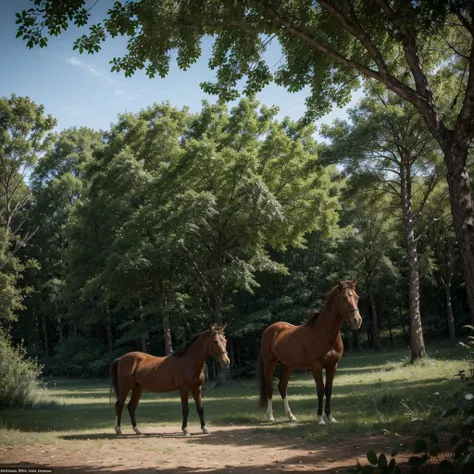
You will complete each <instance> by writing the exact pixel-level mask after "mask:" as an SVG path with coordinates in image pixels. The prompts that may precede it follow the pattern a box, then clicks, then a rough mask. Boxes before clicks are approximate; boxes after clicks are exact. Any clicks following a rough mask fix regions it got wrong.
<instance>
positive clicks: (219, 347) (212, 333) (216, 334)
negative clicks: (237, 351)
mask: <svg viewBox="0 0 474 474" xmlns="http://www.w3.org/2000/svg"><path fill="white" fill-rule="evenodd" d="M226 325H227V323H225V324H224V325H223V326H219V325H214V324H212V325H211V328H210V329H209V354H211V355H213V356H214V357H215V358H216V359H217V361H218V362H219V364H220V366H221V367H222V368H223V369H225V368H227V367H229V365H230V359H229V356H228V355H227V350H226V345H227V340H226V338H225V336H224V329H225V327H226Z"/></svg>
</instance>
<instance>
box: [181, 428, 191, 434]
mask: <svg viewBox="0 0 474 474" xmlns="http://www.w3.org/2000/svg"><path fill="white" fill-rule="evenodd" d="M183 434H184V436H191V435H190V434H189V430H188V429H187V428H184V430H183Z"/></svg>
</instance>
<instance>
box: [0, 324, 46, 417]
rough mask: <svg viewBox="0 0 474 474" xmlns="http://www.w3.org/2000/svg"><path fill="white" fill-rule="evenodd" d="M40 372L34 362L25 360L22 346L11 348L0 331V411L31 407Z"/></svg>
mask: <svg viewBox="0 0 474 474" xmlns="http://www.w3.org/2000/svg"><path fill="white" fill-rule="evenodd" d="M41 371H42V367H41V366H40V365H38V362H37V361H36V360H33V359H27V358H26V350H25V348H24V347H23V346H16V347H15V346H13V344H12V342H11V339H10V338H9V337H8V336H7V335H5V334H4V333H3V332H1V331H0V380H1V383H0V410H3V409H6V408H13V407H28V406H31V405H32V404H33V403H34V402H35V400H36V395H37V391H36V389H37V384H38V377H39V376H40V374H41Z"/></svg>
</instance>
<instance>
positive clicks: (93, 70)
mask: <svg viewBox="0 0 474 474" xmlns="http://www.w3.org/2000/svg"><path fill="white" fill-rule="evenodd" d="M66 62H67V63H69V64H72V65H73V66H78V67H80V68H82V69H84V70H86V71H87V72H88V73H89V74H92V75H93V76H96V77H98V78H100V79H101V80H102V81H103V82H104V83H105V84H107V85H108V86H115V87H117V86H119V85H121V82H120V81H117V80H116V79H112V78H111V77H110V76H109V75H108V74H104V73H102V72H100V71H98V70H97V69H96V68H95V67H93V66H91V65H90V64H86V63H84V62H82V61H81V60H80V59H77V58H76V57H74V56H70V57H69V58H67V59H66Z"/></svg>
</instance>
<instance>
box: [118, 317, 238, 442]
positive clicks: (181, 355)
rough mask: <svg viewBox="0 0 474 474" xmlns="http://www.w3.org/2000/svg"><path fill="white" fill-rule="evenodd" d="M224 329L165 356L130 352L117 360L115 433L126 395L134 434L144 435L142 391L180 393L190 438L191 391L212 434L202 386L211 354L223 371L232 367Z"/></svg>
mask: <svg viewBox="0 0 474 474" xmlns="http://www.w3.org/2000/svg"><path fill="white" fill-rule="evenodd" d="M225 326H226V325H225V324H224V326H211V328H210V329H208V330H207V331H204V332H202V333H200V334H198V335H196V336H194V338H192V339H191V340H190V341H189V342H188V343H187V344H186V345H185V346H184V347H182V348H180V349H177V350H176V351H175V352H174V353H173V354H171V355H168V356H166V357H155V356H152V355H149V354H145V353H143V352H129V353H128V354H125V355H123V356H122V357H119V358H118V359H116V360H115V361H114V362H113V363H112V364H111V366H110V371H109V372H110V379H111V384H112V386H113V389H114V392H115V398H116V402H115V413H116V418H115V432H116V433H117V434H118V435H120V434H122V430H121V429H120V420H121V417H122V410H123V406H124V404H125V400H126V399H127V395H128V393H129V392H130V391H132V395H131V398H130V401H129V403H128V412H129V414H130V419H131V421H132V427H133V431H135V433H136V434H138V435H140V434H142V433H141V431H140V430H139V429H138V427H137V420H136V418H135V410H136V408H137V405H138V402H139V400H140V397H141V396H142V392H143V390H148V391H150V392H156V393H163V392H171V391H173V390H179V393H180V395H181V408H182V413H183V424H182V426H181V429H182V430H183V433H184V435H185V436H189V431H188V427H187V426H188V414H189V406H188V399H189V392H190V391H191V393H192V394H193V398H194V402H195V404H196V411H197V413H198V415H199V420H200V421H201V429H202V431H203V432H204V433H206V434H207V433H209V431H208V429H207V427H206V423H205V422H204V408H203V406H202V401H201V387H202V384H203V382H204V362H205V361H206V359H207V357H208V356H210V355H212V356H214V357H215V358H216V359H217V360H218V361H219V364H220V366H221V367H222V368H226V367H228V366H229V365H230V360H229V357H228V356H227V351H226V343H227V341H226V339H225V337H224V329H225Z"/></svg>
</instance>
